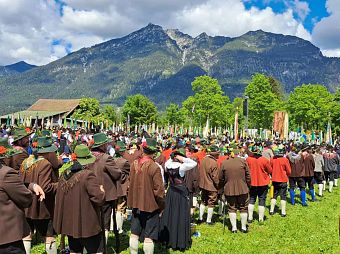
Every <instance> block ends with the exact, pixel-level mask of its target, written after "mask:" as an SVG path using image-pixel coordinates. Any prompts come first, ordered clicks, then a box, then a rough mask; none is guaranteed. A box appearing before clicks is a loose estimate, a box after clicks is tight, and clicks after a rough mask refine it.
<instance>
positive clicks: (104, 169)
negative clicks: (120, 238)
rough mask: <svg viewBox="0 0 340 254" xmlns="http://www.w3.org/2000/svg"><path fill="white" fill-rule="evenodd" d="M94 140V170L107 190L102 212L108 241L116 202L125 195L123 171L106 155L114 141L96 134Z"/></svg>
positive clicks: (102, 134) (101, 134)
mask: <svg viewBox="0 0 340 254" xmlns="http://www.w3.org/2000/svg"><path fill="white" fill-rule="evenodd" d="M93 140H94V144H93V145H92V148H91V149H92V153H93V155H94V156H95V157H96V161H95V163H94V165H93V169H94V171H95V174H96V176H97V177H98V178H99V181H100V184H101V185H103V186H104V190H105V204H104V205H103V207H102V212H103V214H104V227H105V238H106V241H107V239H108V236H109V230H110V224H111V214H112V212H113V211H115V201H116V200H117V199H118V197H120V196H122V195H123V190H122V187H121V184H120V179H121V175H122V171H121V169H119V168H118V166H117V163H116V162H115V161H114V159H113V158H112V157H111V156H110V155H108V154H107V153H106V152H107V146H108V145H109V144H110V143H111V142H112V140H111V139H109V138H108V137H107V136H106V135H105V134H104V133H96V134H94V135H93Z"/></svg>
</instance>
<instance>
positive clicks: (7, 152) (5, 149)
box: [0, 138, 22, 159]
mask: <svg viewBox="0 0 340 254" xmlns="http://www.w3.org/2000/svg"><path fill="white" fill-rule="evenodd" d="M19 153H22V151H21V150H17V149H15V148H13V147H12V146H10V145H9V144H8V138H0V159H4V158H8V157H11V156H14V155H16V154H19Z"/></svg>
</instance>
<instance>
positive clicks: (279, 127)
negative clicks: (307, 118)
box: [273, 111, 289, 139]
mask: <svg viewBox="0 0 340 254" xmlns="http://www.w3.org/2000/svg"><path fill="white" fill-rule="evenodd" d="M288 129H289V119H288V113H287V112H285V111H275V112H274V121H273V130H274V131H275V132H278V133H279V137H280V139H288Z"/></svg>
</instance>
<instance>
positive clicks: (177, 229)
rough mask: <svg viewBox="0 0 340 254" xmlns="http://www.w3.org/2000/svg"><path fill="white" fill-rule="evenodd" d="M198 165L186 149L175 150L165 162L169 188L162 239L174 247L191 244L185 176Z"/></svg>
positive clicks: (161, 231)
mask: <svg viewBox="0 0 340 254" xmlns="http://www.w3.org/2000/svg"><path fill="white" fill-rule="evenodd" d="M196 165H197V163H196V162H195V161H194V160H192V159H189V158H186V156H185V150H184V149H178V150H177V151H175V152H173V153H172V154H171V156H170V159H169V160H168V161H167V162H166V163H165V174H167V176H168V179H169V188H168V191H167V194H166V200H165V209H164V212H163V215H162V219H161V230H160V239H161V241H162V242H164V243H166V245H167V246H168V247H171V248H172V249H176V250H185V249H188V248H190V246H191V230H190V198H189V191H188V189H187V187H186V185H185V181H184V176H185V172H186V171H188V170H190V169H193V168H194V167H196Z"/></svg>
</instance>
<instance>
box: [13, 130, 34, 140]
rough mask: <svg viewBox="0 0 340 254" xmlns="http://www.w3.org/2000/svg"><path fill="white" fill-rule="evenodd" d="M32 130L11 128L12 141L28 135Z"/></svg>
mask: <svg viewBox="0 0 340 254" xmlns="http://www.w3.org/2000/svg"><path fill="white" fill-rule="evenodd" d="M31 133H32V132H26V130H25V129H24V128H16V129H14V130H13V142H16V141H18V140H20V139H23V138H25V137H27V136H29V135H30V134H31Z"/></svg>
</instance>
